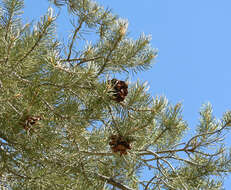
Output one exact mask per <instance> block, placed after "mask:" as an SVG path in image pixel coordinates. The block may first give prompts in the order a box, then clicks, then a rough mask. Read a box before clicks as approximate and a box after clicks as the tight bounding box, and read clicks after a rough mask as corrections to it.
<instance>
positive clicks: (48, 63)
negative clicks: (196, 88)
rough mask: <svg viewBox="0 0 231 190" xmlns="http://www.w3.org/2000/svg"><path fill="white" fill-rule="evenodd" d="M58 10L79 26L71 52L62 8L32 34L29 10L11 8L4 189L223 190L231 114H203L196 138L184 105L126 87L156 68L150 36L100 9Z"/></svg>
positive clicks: (0, 68)
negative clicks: (62, 30)
mask: <svg viewBox="0 0 231 190" xmlns="http://www.w3.org/2000/svg"><path fill="white" fill-rule="evenodd" d="M52 3H53V6H54V9H59V10H60V11H61V10H62V9H63V8H64V7H67V8H68V11H69V14H70V17H71V18H72V26H73V32H72V33H71V34H70V39H69V40H68V41H67V42H66V43H65V42H62V41H61V40H60V39H58V38H57V37H56V31H55V22H56V18H57V15H55V14H54V11H53V9H52V8H50V9H49V10H48V12H47V14H46V15H44V16H43V17H41V20H40V21H39V22H38V23H37V24H35V23H26V24H23V21H22V19H21V15H22V9H23V6H24V4H23V0H2V3H1V12H0V17H1V20H0V46H1V47H0V144H1V146H0V185H1V189H3V188H6V189H18V190H21V189H28V190H29V189H41V190H42V189H55V190H57V189H60V190H63V189H80V190H91V189H92V190H98V189H99V190H107V189H108V190H109V189H123V190H132V189H144V190H150V189H166V190H173V189H179V190H180V189H182V190H191V189H201V190H209V189H211V190H217V189H222V182H223V178H224V176H225V175H228V174H229V172H230V170H231V155H230V152H229V150H227V147H225V146H224V137H225V135H226V134H227V133H228V132H229V130H230V126H231V112H230V111H227V112H225V113H224V115H223V117H222V118H221V119H220V120H217V119H216V118H215V117H214V116H213V113H212V106H211V105H210V104H208V105H203V106H202V109H201V110H200V116H201V118H200V121H199V124H198V126H197V129H196V134H195V135H194V136H188V135H187V132H189V130H188V125H187V122H186V121H184V120H183V117H182V114H181V112H182V108H181V104H180V103H177V104H176V105H172V104H170V103H168V101H167V99H166V98H165V97H159V96H158V97H152V96H151V95H150V94H149V92H148V89H147V85H146V83H141V82H128V81H126V80H125V79H126V78H128V77H129V75H130V74H136V73H137V72H140V71H144V70H147V69H149V68H150V67H151V65H152V61H153V59H155V57H156V55H157V53H156V51H155V49H153V48H152V47H151V46H150V37H149V36H146V35H141V36H140V37H139V38H138V39H136V40H133V39H131V38H129V35H128V34H127V26H128V23H127V21H126V20H123V19H120V18H119V17H118V16H115V15H113V14H112V13H111V11H110V10H107V9H104V8H103V7H102V6H100V5H99V4H97V3H96V2H93V1H91V0H54V1H53V2H52ZM67 21H68V19H67ZM89 33H90V34H93V36H94V41H92V42H89V41H88V40H87V38H88V34H89ZM115 76H116V77H115ZM124 78H125V79H124ZM147 170H148V171H149V172H150V174H151V175H152V176H151V177H150V179H143V177H142V173H143V172H144V171H147Z"/></svg>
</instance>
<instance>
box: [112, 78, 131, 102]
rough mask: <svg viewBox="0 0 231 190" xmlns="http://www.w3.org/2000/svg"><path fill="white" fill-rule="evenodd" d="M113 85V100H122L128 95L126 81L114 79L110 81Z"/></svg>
mask: <svg viewBox="0 0 231 190" xmlns="http://www.w3.org/2000/svg"><path fill="white" fill-rule="evenodd" d="M109 83H110V85H111V86H112V89H113V90H112V91H111V92H113V100H115V101H117V102H122V101H123V100H124V99H125V97H126V96H127V95H128V85H127V83H126V82H125V81H122V80H117V79H112V80H110V81H109Z"/></svg>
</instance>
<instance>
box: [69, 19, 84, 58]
mask: <svg viewBox="0 0 231 190" xmlns="http://www.w3.org/2000/svg"><path fill="white" fill-rule="evenodd" d="M84 18H85V17H84ZM84 18H83V19H82V20H81V21H80V23H79V26H78V27H77V28H76V29H75V32H74V35H73V37H72V40H71V44H70V46H69V53H68V56H67V59H66V60H67V61H70V58H71V52H72V48H73V45H74V42H75V39H76V35H77V33H78V32H79V30H80V29H81V27H82V25H83V23H84Z"/></svg>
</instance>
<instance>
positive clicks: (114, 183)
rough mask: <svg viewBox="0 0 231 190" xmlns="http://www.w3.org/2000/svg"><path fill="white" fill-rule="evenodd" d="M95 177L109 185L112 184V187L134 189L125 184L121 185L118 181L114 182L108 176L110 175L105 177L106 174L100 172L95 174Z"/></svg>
mask: <svg viewBox="0 0 231 190" xmlns="http://www.w3.org/2000/svg"><path fill="white" fill-rule="evenodd" d="M95 175H96V177H98V178H99V179H100V180H101V181H106V182H107V183H109V184H110V185H113V186H114V187H117V188H119V189H122V190H134V189H132V188H130V187H128V186H126V185H123V184H121V183H119V182H116V181H115V180H114V179H113V178H110V177H107V176H104V175H101V174H95Z"/></svg>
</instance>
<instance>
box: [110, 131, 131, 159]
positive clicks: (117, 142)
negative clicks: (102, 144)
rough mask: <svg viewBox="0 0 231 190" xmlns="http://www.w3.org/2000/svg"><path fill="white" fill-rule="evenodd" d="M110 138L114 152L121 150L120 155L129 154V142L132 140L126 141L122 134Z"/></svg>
mask: <svg viewBox="0 0 231 190" xmlns="http://www.w3.org/2000/svg"><path fill="white" fill-rule="evenodd" d="M110 140H111V141H110V142H109V145H110V147H111V149H112V152H114V153H117V152H120V156H121V155H122V154H127V149H129V150H130V149H131V146H130V144H129V143H130V142H128V141H126V140H125V139H124V137H122V136H119V135H118V136H117V135H112V136H111V137H110Z"/></svg>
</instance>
